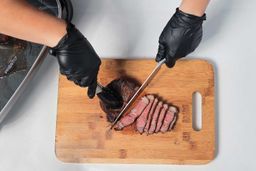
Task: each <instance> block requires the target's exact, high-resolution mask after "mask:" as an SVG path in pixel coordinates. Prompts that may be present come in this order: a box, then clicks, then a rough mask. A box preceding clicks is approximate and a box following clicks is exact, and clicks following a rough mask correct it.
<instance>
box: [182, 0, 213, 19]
mask: <svg viewBox="0 0 256 171" xmlns="http://www.w3.org/2000/svg"><path fill="white" fill-rule="evenodd" d="M209 1H210V0H183V1H182V2H181V4H180V7H179V9H180V10H181V11H183V12H185V13H188V14H193V15H196V16H202V15H203V14H204V13H205V10H206V8H207V5H208V3H209Z"/></svg>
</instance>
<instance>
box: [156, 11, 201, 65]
mask: <svg viewBox="0 0 256 171" xmlns="http://www.w3.org/2000/svg"><path fill="white" fill-rule="evenodd" d="M205 19H206V16H205V14H204V15H203V16H202V17H198V16H194V15H191V14H186V13H184V12H182V11H180V10H179V9H178V8H177V9H176V12H175V14H174V15H173V16H172V18H171V19H170V21H169V22H168V23H167V25H166V26H165V28H164V30H163V32H162V34H161V35H160V38H159V47H158V53H157V57H156V61H157V62H159V61H161V60H162V59H164V58H166V65H167V66H168V67H169V68H171V67H173V66H174V65H175V62H176V60H177V59H179V58H182V57H185V56H186V55H188V54H189V53H191V52H193V51H194V50H195V49H196V48H197V46H198V45H199V43H200V42H201V40H202V35H203V33H202V23H203V20H205Z"/></svg>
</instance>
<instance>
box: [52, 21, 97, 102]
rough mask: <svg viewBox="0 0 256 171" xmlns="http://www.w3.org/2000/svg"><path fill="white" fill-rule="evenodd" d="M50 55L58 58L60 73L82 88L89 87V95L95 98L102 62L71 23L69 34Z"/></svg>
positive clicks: (68, 27) (68, 29)
mask: <svg viewBox="0 0 256 171" xmlns="http://www.w3.org/2000/svg"><path fill="white" fill-rule="evenodd" d="M50 53H51V54H52V55H54V56H56V57H57V59H58V62H59V66H60V72H61V74H64V75H66V76H67V79H68V80H71V81H74V83H75V84H77V85H79V86H81V87H88V92H87V95H88V96H89V97H90V98H93V97H94V96H95V91H96V87H97V75H98V71H99V67H100V64H101V60H100V58H99V56H98V55H97V54H96V52H95V51H94V49H93V47H92V46H91V44H90V43H89V41H88V40H87V39H86V38H85V37H84V36H83V34H82V33H81V32H80V31H79V30H77V29H76V27H75V26H74V25H73V24H71V23H69V24H68V26H67V34H66V35H65V36H64V37H63V38H62V39H61V40H60V42H59V43H58V45H57V46H55V47H53V48H52V49H51V51H50Z"/></svg>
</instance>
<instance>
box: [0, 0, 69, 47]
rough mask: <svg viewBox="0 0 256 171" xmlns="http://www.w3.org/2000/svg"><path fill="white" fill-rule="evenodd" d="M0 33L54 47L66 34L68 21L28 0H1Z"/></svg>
mask: <svg viewBox="0 0 256 171" xmlns="http://www.w3.org/2000/svg"><path fill="white" fill-rule="evenodd" d="M0 33H3V34H6V35H9V36H12V37H16V38H19V39H23V40H27V41H31V42H35V43H39V44H44V45H47V46H50V47H54V46H55V45H57V43H58V42H59V40H60V39H61V38H62V37H63V36H64V35H65V34H66V23H65V21H63V20H61V19H58V18H56V17H54V16H51V15H49V14H47V13H45V12H43V11H40V10H38V9H36V8H34V7H33V6H31V5H30V4H28V3H27V2H26V0H1V3H0Z"/></svg>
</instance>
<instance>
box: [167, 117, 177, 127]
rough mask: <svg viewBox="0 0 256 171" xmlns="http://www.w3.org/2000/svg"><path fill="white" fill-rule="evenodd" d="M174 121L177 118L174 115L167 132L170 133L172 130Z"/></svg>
mask: <svg viewBox="0 0 256 171" xmlns="http://www.w3.org/2000/svg"><path fill="white" fill-rule="evenodd" d="M176 120H177V116H176V115H175V116H174V118H173V120H172V123H171V124H170V126H169V129H168V131H171V130H172V129H173V127H174V124H175V123H176Z"/></svg>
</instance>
